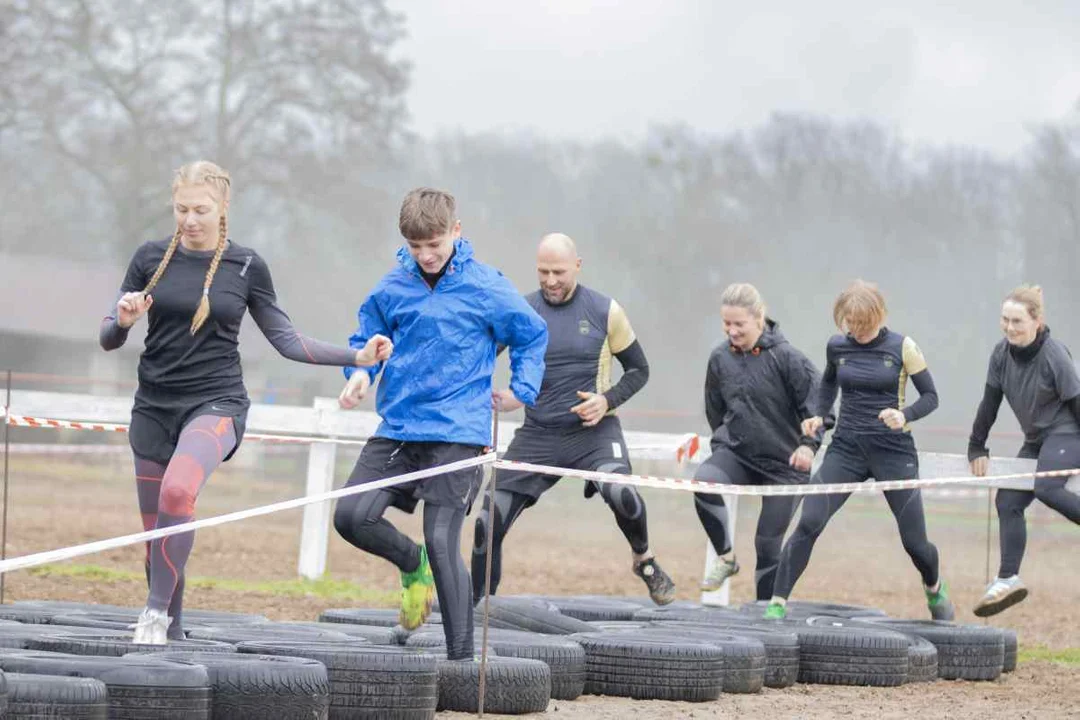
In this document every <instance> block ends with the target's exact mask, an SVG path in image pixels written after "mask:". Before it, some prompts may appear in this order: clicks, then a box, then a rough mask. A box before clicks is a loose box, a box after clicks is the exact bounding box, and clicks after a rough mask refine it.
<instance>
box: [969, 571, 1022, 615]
mask: <svg viewBox="0 0 1080 720" xmlns="http://www.w3.org/2000/svg"><path fill="white" fill-rule="evenodd" d="M1027 595H1028V589H1027V586H1025V585H1024V581H1023V580H1021V579H1020V576H1019V575H1013V576H1012V577H1011V578H997V579H996V580H994V582H992V583H990V584H989V585H988V586H987V588H986V593H985V594H984V595H983V596H982V598H981V599H980V600H979V602H977V603H976V604H975V615H976V616H978V617H990V616H991V615H997V614H998V613H999V612H1001V611H1003V610H1008V609H1009V608H1011V607H1012V606H1013V605H1015V604H1016V603H1018V602H1020V601H1021V600H1023V599H1024V598H1026V597H1027Z"/></svg>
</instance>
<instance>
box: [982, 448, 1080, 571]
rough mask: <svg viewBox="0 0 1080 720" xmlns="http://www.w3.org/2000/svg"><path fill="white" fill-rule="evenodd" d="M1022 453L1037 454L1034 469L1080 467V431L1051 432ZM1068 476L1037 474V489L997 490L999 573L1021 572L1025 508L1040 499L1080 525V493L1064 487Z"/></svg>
mask: <svg viewBox="0 0 1080 720" xmlns="http://www.w3.org/2000/svg"><path fill="white" fill-rule="evenodd" d="M1019 456H1020V457H1025V458H1035V457H1037V458H1038V462H1037V463H1036V466H1035V469H1036V470H1037V471H1040V472H1042V471H1047V470H1069V469H1071V468H1077V467H1080V435H1051V436H1050V437H1048V438H1046V440H1045V441H1044V442H1043V444H1042V447H1041V448H1040V447H1039V446H1037V445H1024V447H1023V448H1022V449H1021V450H1020V454H1019ZM1068 480H1069V478H1065V477H1060V478H1058V477H1054V478H1036V480H1035V492H1031V491H1028V490H998V491H997V498H996V502H995V504H996V505H997V512H998V523H999V528H1000V532H999V538H998V541H999V543H1000V545H1001V565H1000V566H999V568H998V577H1003V578H1007V577H1012V576H1013V575H1019V574H1020V563H1022V562H1023V560H1024V550H1025V549H1026V548H1027V522H1026V521H1025V519H1024V511H1025V510H1027V508H1028V505H1031V503H1032V502H1033V501H1034V500H1036V499H1038V500H1041V501H1042V502H1043V504H1044V505H1046V506H1047V507H1049V508H1052V509H1054V510H1057V511H1058V512H1059V513H1061V514H1062V515H1064V516H1065V517H1066V518H1068V519H1069V520H1071V521H1073V522H1074V523H1077V524H1078V525H1080V495H1077V494H1076V493H1074V492H1071V491H1069V490H1066V489H1065V484H1066V483H1067V482H1068Z"/></svg>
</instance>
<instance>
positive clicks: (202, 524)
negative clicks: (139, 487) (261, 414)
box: [0, 453, 495, 574]
mask: <svg viewBox="0 0 1080 720" xmlns="http://www.w3.org/2000/svg"><path fill="white" fill-rule="evenodd" d="M494 461H495V453H484V454H483V455H479V456H477V457H475V458H468V459H466V460H459V461H457V462H452V463H447V464H446V465H439V466H437V467H433V468H428V469H426V470H417V471H416V472H411V473H406V474H404V475H395V476H394V477H388V478H385V479H383V480H375V481H373V482H369V483H364V484H362V485H353V486H352V487H344V488H341V489H339V490H332V491H330V492H325V493H320V494H318V495H308V496H306V497H302V498H294V499H292V500H283V501H282V502H277V503H272V504H270V505H262V506H260V507H254V508H249V509H247V510H238V511H236V512H231V513H226V514H225V515H217V516H215V517H209V518H206V519H204V520H193V521H191V522H187V523H184V524H182V525H174V526H172V527H167V528H160V529H157V530H147V531H145V532H139V533H133V534H131V535H121V536H120V537H114V538H108V539H106V540H96V541H94V542H89V543H84V544H82V545H72V546H71V547H66V548H60V549H58V550H47V551H45V552H39V553H33V554H31V555H22V556H20V557H15V558H10V559H8V560H2V561H0V574H3V573H6V572H11V571H12V570H24V569H26V568H32V567H36V566H38V565H47V564H49V563H54V562H60V561H62V560H70V559H71V558H76V557H80V556H82V555H90V554H92V553H96V552H103V551H105V550H113V549H115V548H120V547H124V546H126V545H136V544H138V543H143V542H148V541H150V540H157V539H158V538H164V537H169V536H170V535H177V534H179V533H185V532H191V531H192V530H199V529H202V528H208V527H214V526H216V525H225V524H226V523H231V522H236V521H238V520H247V519H248V518H253V517H258V516H260V515H270V514H271V513H276V512H281V511H283V510H293V509H295V508H298V507H303V506H305V505H311V504H313V503H320V502H327V501H328V500H337V499H338V498H343V497H348V496H350V495H360V494H361V493H366V492H371V491H373V490H381V489H382V488H388V487H393V486H394V485H401V484H402V483H407V482H413V481H414V480H422V479H424V478H428V477H432V476H434V475H442V474H444V473H450V472H454V471H456V470H465V469H467V468H471V467H478V466H480V465H487V464H489V463H493V462H494Z"/></svg>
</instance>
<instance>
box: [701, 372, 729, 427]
mask: <svg viewBox="0 0 1080 720" xmlns="http://www.w3.org/2000/svg"><path fill="white" fill-rule="evenodd" d="M725 415H727V402H726V401H725V400H724V393H723V392H722V384H721V381H720V363H719V362H717V361H716V359H715V358H709V365H708V367H707V368H706V369H705V418H706V419H707V420H708V421H709V429H710V430H712V431H713V432H716V430H717V429H718V428H719V427H720V426H721V425H723V424H724V416H725Z"/></svg>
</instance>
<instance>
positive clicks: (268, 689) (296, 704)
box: [152, 652, 330, 720]
mask: <svg viewBox="0 0 1080 720" xmlns="http://www.w3.org/2000/svg"><path fill="white" fill-rule="evenodd" d="M152 657H158V658H161V659H163V660H186V661H189V662H193V663H195V664H197V665H202V666H203V667H205V668H206V673H207V676H208V677H209V680H210V688H211V694H212V696H213V702H212V707H213V715H212V716H211V717H212V718H213V720H261V719H262V718H270V717H272V718H275V720H325V718H326V717H327V714H328V713H329V711H330V679H329V677H328V675H327V673H326V667H325V666H324V665H323V664H322V663H321V662H319V661H317V660H310V659H308V658H296V657H282V656H275V655H248V654H242V653H235V654H232V655H223V654H220V653H201V652H166V653H160V654H157V655H153V656H152Z"/></svg>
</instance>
